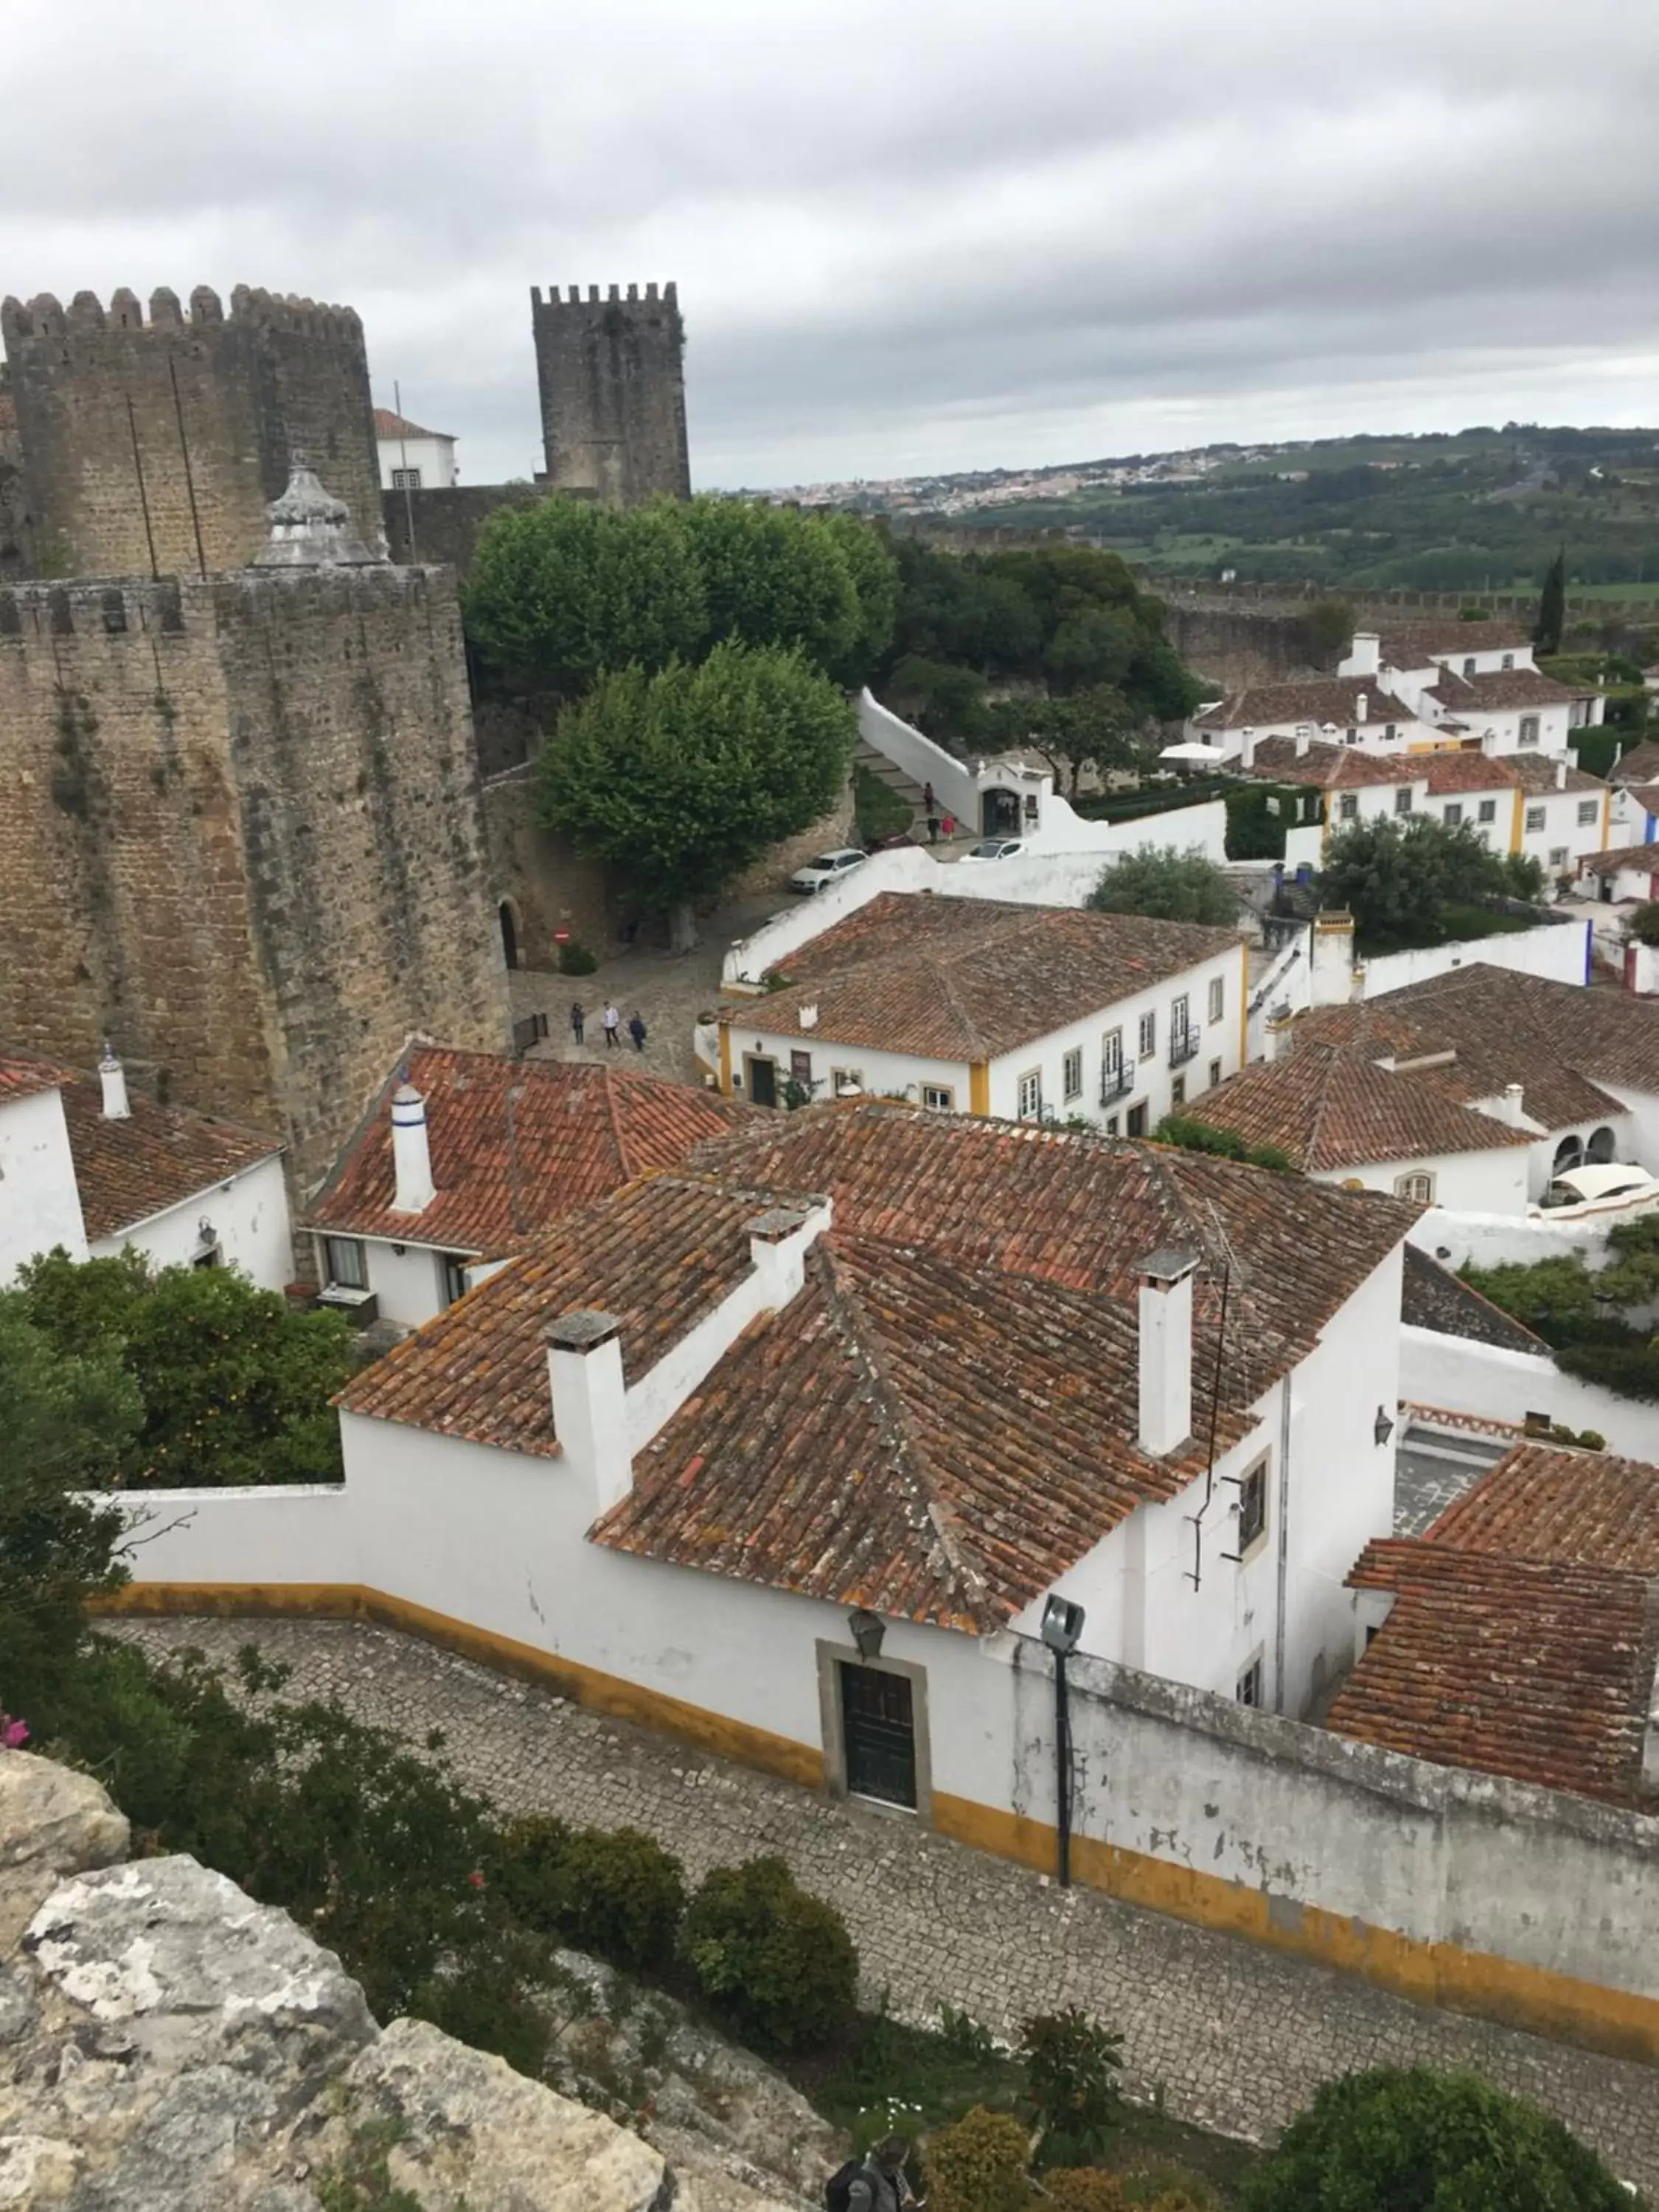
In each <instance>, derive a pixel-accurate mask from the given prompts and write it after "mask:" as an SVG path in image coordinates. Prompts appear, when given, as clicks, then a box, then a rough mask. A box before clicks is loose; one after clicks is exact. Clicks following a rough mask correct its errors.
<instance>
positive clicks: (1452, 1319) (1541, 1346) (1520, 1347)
mask: <svg viewBox="0 0 1659 2212" xmlns="http://www.w3.org/2000/svg"><path fill="white" fill-rule="evenodd" d="M1400 1318H1401V1322H1403V1323H1404V1324H1405V1326H1406V1327H1407V1328H1429V1329H1432V1330H1433V1331H1434V1332H1435V1334H1437V1335H1439V1336H1462V1337H1468V1339H1469V1340H1470V1341H1471V1342H1472V1343H1474V1344H1490V1345H1492V1346H1496V1348H1497V1349H1498V1351H1500V1352H1535V1353H1539V1354H1541V1355H1542V1356H1543V1357H1544V1358H1548V1356H1549V1346H1547V1344H1546V1343H1545V1342H1544V1340H1543V1339H1542V1338H1541V1337H1537V1336H1534V1334H1533V1333H1532V1331H1531V1330H1530V1329H1529V1328H1523V1327H1522V1324H1521V1322H1518V1321H1516V1319H1515V1317H1514V1316H1513V1315H1512V1314H1506V1313H1505V1312H1504V1310H1503V1308H1502V1307H1501V1306H1495V1305H1494V1304H1492V1300H1491V1299H1490V1298H1488V1297H1482V1295H1481V1293H1480V1291H1477V1290H1476V1289H1475V1288H1474V1285H1472V1284H1469V1283H1466V1282H1464V1281H1463V1280H1462V1278H1461V1277H1460V1276H1457V1275H1454V1274H1453V1273H1452V1272H1451V1270H1450V1269H1449V1267H1442V1266H1441V1264H1440V1262H1439V1261H1437V1260H1431V1258H1430V1257H1429V1255H1428V1254H1427V1253H1426V1252H1425V1251H1423V1250H1421V1249H1419V1247H1418V1246H1417V1245H1415V1244H1407V1247H1406V1275H1405V1281H1404V1284H1403V1285H1402V1286H1401V1297H1400Z"/></svg>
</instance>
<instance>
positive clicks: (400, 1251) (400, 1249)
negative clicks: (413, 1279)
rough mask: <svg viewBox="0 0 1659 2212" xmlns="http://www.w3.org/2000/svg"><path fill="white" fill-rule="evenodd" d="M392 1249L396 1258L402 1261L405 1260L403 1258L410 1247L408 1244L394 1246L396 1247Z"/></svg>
mask: <svg viewBox="0 0 1659 2212" xmlns="http://www.w3.org/2000/svg"><path fill="white" fill-rule="evenodd" d="M408 1249H409V1247H408V1245H407V1244H394V1245H393V1246H392V1251H393V1253H394V1254H395V1255H396V1256H397V1257H398V1259H399V1260H401V1259H402V1258H403V1256H404V1253H405V1252H407V1251H408Z"/></svg>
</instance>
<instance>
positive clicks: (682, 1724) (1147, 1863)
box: [95, 1583, 1659, 2063]
mask: <svg viewBox="0 0 1659 2212" xmlns="http://www.w3.org/2000/svg"><path fill="white" fill-rule="evenodd" d="M95 1610H97V1611H99V1612H102V1613H126V1614H167V1613H178V1614H192V1613H195V1614H203V1613H208V1614H212V1613H219V1614H229V1615H236V1616H241V1617H258V1616H272V1615H278V1614H294V1613H298V1614H301V1615H303V1616H307V1617H309V1618H311V1619H313V1620H366V1621H372V1622H374V1623H375V1624H376V1625H377V1626H380V1627H383V1628H393V1629H398V1630H400V1631H401V1632H403V1633H404V1634H405V1635H409V1636H418V1637H421V1638H423V1639H424V1640H425V1641H426V1642H428V1643H430V1644H441V1645H442V1646H443V1647H444V1649H445V1650H450V1651H454V1652H458V1653H459V1654H460V1656H462V1657H464V1658H467V1659H472V1660H476V1661H477V1662H478V1663H479V1664H480V1665H482V1666H486V1667H492V1668H496V1669H498V1670H499V1671H501V1672H502V1673H504V1674H513V1675H517V1676H519V1677H520V1678H521V1679H522V1680H527V1681H532V1682H536V1683H539V1684H540V1685H542V1686H544V1687H546V1688H548V1689H550V1690H553V1691H555V1692H556V1693H557V1694H559V1695H560V1696H562V1697H567V1698H569V1699H573V1700H574V1702H576V1703H577V1704H579V1705H588V1706H591V1707H592V1708H593V1709H594V1710H595V1711H599V1712H604V1713H610V1714H611V1715H613V1716H614V1717H616V1718H617V1719H619V1720H628V1721H634V1722H636V1723H639V1724H640V1725H641V1726H642V1727H646V1728H653V1729H661V1730H662V1731H663V1732H664V1733H665V1734H667V1735H673V1736H677V1737H678V1738H679V1739H680V1740H681V1741H684V1742H686V1743H690V1744H693V1745H695V1746H696V1747H697V1749H699V1750H700V1751H706V1752H708V1753H712V1754H713V1755H714V1757H716V1758H720V1759H737V1760H739V1761H740V1762H741V1763H742V1764H744V1765H747V1766H753V1767H757V1768H759V1769H760V1770H761V1771H763V1773H767V1774H775V1775H778V1776H780V1777H781V1778H782V1779H783V1780H785V1781H786V1782H793V1783H798V1784H800V1785H801V1786H802V1787H804V1788H805V1789H808V1790H822V1789H823V1786H824V1762H823V1752H822V1750H821V1749H820V1748H819V1747H817V1746H815V1745H811V1744H804V1743H796V1742H794V1741H793V1740H792V1739H791V1738H789V1737H787V1736H780V1735H772V1734H770V1733H769V1731H768V1730H766V1729H757V1728H751V1727H750V1726H749V1725H748V1724H747V1723H744V1722H741V1721H732V1720H727V1719H726V1718H724V1717H722V1716H721V1715H720V1714H718V1713H710V1712H706V1711H703V1709H702V1707H701V1706H698V1705H687V1704H685V1703H684V1702H683V1701H682V1700H681V1699H678V1698H669V1697H665V1696H663V1695H662V1694H661V1693H660V1692H658V1691H655V1690H646V1689H641V1687H640V1686H639V1685H638V1684H637V1683H634V1682H626V1681H623V1680H622V1679H621V1677H620V1676H618V1675H615V1674H600V1673H599V1672H598V1671H597V1670H596V1669H594V1668H591V1667H583V1666H580V1665H578V1664H577V1663H576V1662H574V1660H568V1659H560V1658H556V1657H555V1656H553V1655H552V1654H551V1653H550V1652H546V1651H541V1650H538V1649H537V1648H536V1647H535V1645H533V1644H520V1643H518V1642H516V1641H515V1640H514V1639H513V1638H511V1637H505V1636H496V1635H494V1634H493V1633H491V1632H489V1631H488V1630H485V1629H480V1628H473V1627H471V1626H468V1624H467V1623H466V1622H465V1621H460V1620H452V1619H451V1618H450V1617H449V1616H448V1615H447V1614H445V1613H434V1612H431V1611H429V1610H428V1607H425V1606H420V1605H414V1604H411V1603H410V1601H408V1600H407V1599H405V1598H398V1597H391V1596H388V1595H386V1594H385V1593H384V1592H382V1591H380V1590H374V1589H366V1588H364V1587H362V1585H361V1584H358V1583H283V1584H276V1583H269V1584H258V1583H129V1584H128V1585H127V1587H126V1588H125V1589H123V1590H121V1591H118V1593H117V1594H116V1595H114V1596H113V1597H112V1598H109V1599H106V1600H104V1601H100V1603H99V1605H98V1606H97V1607H95ZM933 1826H935V1828H936V1829H937V1830H938V1831H939V1833H940V1834H941V1835H943V1836H948V1837H950V1838H952V1839H953V1840H954V1841H955V1842H957V1843H961V1844H971V1845H972V1846H973V1847H974V1849H975V1850H981V1851H988V1852H991V1853H993V1854H994V1856H995V1857H999V1858H1005V1859H1012V1860H1013V1861H1015V1862H1016V1863H1018V1864H1019V1865H1021V1866H1026V1867H1030V1868H1032V1869H1035V1870H1036V1872H1038V1873H1040V1874H1052V1873H1053V1872H1054V1850H1055V1838H1054V1830H1053V1828H1052V1827H1050V1826H1048V1823H1047V1822H1045V1821H1042V1820H1030V1819H1029V1818H1027V1817H1025V1816H1024V1815H1023V1814H1018V1813H1012V1812H1005V1811H1002V1810H1000V1809H999V1808H997V1807H995V1806H991V1805H981V1804H980V1803H978V1802H976V1801H975V1799H973V1798H969V1797H955V1796H951V1795H950V1794H949V1793H948V1792H947V1791H945V1790H935V1791H934V1792H933ZM1072 1872H1073V1877H1074V1878H1075V1880H1077V1881H1079V1882H1080V1883H1084V1884H1085V1885H1086V1886H1087V1887H1089V1888H1091V1889H1098V1890H1102V1891H1103V1892H1105V1893H1106V1894H1107V1895H1108V1896H1111V1897H1118V1898H1121V1899H1123V1900H1124V1901H1125V1902H1126V1903H1127V1904H1130V1905H1144V1906H1146V1907H1147V1908H1149V1909H1150V1910H1151V1911H1155V1912H1166V1913H1168V1914H1170V1916H1171V1917H1173V1918H1175V1919H1177V1920H1187V1921H1190V1922H1192V1923H1194V1924H1195V1925H1196V1926H1198V1927H1200V1928H1210V1929H1218V1930H1221V1931H1223V1932H1225V1934H1228V1935H1231V1936H1245V1937H1247V1938H1248V1939H1249V1941H1251V1942H1256V1943H1264V1944H1267V1945H1268V1946H1270V1947H1271V1948H1273V1949H1274V1950H1278V1951H1287V1952H1290V1953H1291V1954H1294V1955H1296V1956H1297V1957H1300V1958H1304V1959H1311V1960H1315V1961H1316V1962H1317V1963H1318V1964H1319V1965H1321V1966H1332V1967H1334V1968H1336V1969H1337V1970H1338V1971H1340V1972H1343V1973H1350V1974H1357V1975H1359V1976H1360V1977H1362V1978H1364V1980H1366V1981H1369V1982H1375V1983H1376V1984H1379V1985H1380V1986H1381V1987H1382V1988H1383V1989H1387V1990H1393V1991H1394V1992H1395V1994H1396V1995H1397V1996H1404V1997H1410V1998H1413V1999H1414V2000H1415V2001H1416V2002H1419V2003H1420V2004H1431V2005H1440V2006H1443V2007H1444V2008H1447V2009H1448V2010H1450V2011H1454V2012H1465V2013H1473V2014H1474V2015H1478V2016H1479V2017H1480V2018H1481V2019H1484V2020H1493V2021H1501V2022H1502V2023H1503V2024H1504V2026H1505V2027H1518V2028H1524V2029H1526V2030H1528V2032H1529V2033H1532V2034H1534V2035H1547V2036H1553V2037H1554V2038H1557V2039H1559V2040H1561V2041H1564V2042H1568V2043H1577V2044H1582V2045H1585V2046H1586V2047H1588V2048H1589V2049H1590V2050H1593V2051H1607V2052H1609V2053H1611V2054H1612V2055H1613V2056H1614V2057H1620V2058H1632V2059H1638V2060H1643V2061H1646V2062H1648V2063H1659V2001H1656V2000H1655V1999H1653V1998H1651V1997H1643V1996H1632V1994H1630V1992H1628V1991H1626V1990H1610V1989H1606V1988H1603V1987H1602V1986H1601V1985H1600V1984H1597V1983H1594V1982H1583V1981H1578V1980H1576V1979H1574V1978H1572V1977H1571V1976H1570V1975H1565V1974H1555V1973H1551V1972H1547V1970H1546V1969H1544V1968H1542V1967H1539V1966H1522V1965H1521V1964H1519V1963H1517V1962H1516V1960H1512V1959H1500V1958H1498V1957H1495V1956H1494V1955H1493V1954H1491V1953H1489V1952H1483V1951H1466V1950H1463V1949H1462V1948H1459V1946H1457V1945H1456V1944H1454V1943H1431V1942H1424V1941H1422V1940H1421V1939H1420V1938H1419V1937H1415V1936H1401V1935H1396V1934H1395V1933H1394V1932H1393V1931H1392V1930H1390V1929H1385V1928H1376V1927H1372V1926H1370V1924H1369V1923H1366V1922H1364V1921H1361V1920H1354V1919H1349V1918H1346V1917H1344V1916H1342V1915H1340V1914H1339V1913H1334V1912H1327V1911H1323V1910H1322V1908H1321V1907H1320V1906H1318V1905H1302V1904H1298V1903H1297V1901H1296V1900H1295V1899H1292V1898H1286V1897H1284V1896H1279V1895H1274V1894H1273V1893H1270V1892H1268V1891H1267V1890H1261V1889H1251V1888H1247V1887H1245V1886H1244V1885H1243V1883H1241V1882H1233V1881H1224V1880H1222V1879H1221V1878H1220V1877H1219V1876H1218V1875H1210V1874H1203V1873H1200V1872H1197V1871H1195V1870H1194V1869H1192V1868H1190V1867H1184V1866H1177V1865H1176V1864H1174V1863H1171V1862H1170V1860H1167V1859H1159V1858H1154V1857H1151V1856H1150V1855H1149V1854H1148V1853H1146V1852H1144V1851H1129V1850H1121V1849H1120V1848H1119V1847H1118V1846H1117V1845H1115V1844H1105V1843H1102V1842H1100V1841H1098V1840H1097V1838H1093V1837H1091V1836H1076V1837H1073V1840H1072Z"/></svg>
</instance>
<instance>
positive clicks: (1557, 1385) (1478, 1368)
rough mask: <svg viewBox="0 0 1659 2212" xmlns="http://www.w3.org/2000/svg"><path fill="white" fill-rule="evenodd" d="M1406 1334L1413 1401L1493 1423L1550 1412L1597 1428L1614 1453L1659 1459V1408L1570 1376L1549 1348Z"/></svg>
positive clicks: (1408, 1392) (1407, 1387) (1406, 1390)
mask: <svg viewBox="0 0 1659 2212" xmlns="http://www.w3.org/2000/svg"><path fill="white" fill-rule="evenodd" d="M1400 1337H1401V1351H1400V1387H1401V1394H1402V1395H1404V1396H1405V1397H1407V1399H1409V1400H1410V1401H1411V1402H1412V1403H1413V1405H1418V1406H1438V1407H1441V1408H1442V1410H1443V1412H1446V1413H1474V1414H1479V1415H1480V1417H1481V1418H1482V1419H1485V1420H1491V1421H1521V1420H1523V1419H1525V1418H1526V1416H1527V1415H1528V1413H1547V1414H1548V1416H1549V1418H1550V1419H1551V1420H1552V1421H1560V1422H1562V1423H1564V1424H1565V1426H1566V1427H1568V1428H1570V1429H1593V1430H1595V1431H1597V1432H1598V1433H1599V1434H1600V1435H1601V1436H1603V1437H1606V1438H1607V1449H1608V1450H1609V1451H1614V1452H1622V1453H1623V1454H1624V1455H1625V1456H1626V1458H1628V1459H1639V1460H1651V1461H1654V1462H1659V1406H1650V1405H1648V1404H1645V1403H1644V1401H1642V1400H1641V1399H1639V1398H1622V1397H1620V1396H1618V1395H1615V1393H1614V1392H1613V1391H1611V1390H1606V1389H1602V1387H1601V1384H1600V1383H1583V1382H1580V1381H1579V1379H1578V1377H1577V1376H1576V1375H1564V1374H1563V1373H1562V1372H1561V1370H1560V1369H1559V1367H1557V1365H1556V1364H1555V1362H1554V1361H1553V1359H1551V1358H1548V1357H1547V1355H1546V1354H1541V1353H1536V1352H1506V1351H1504V1350H1503V1349H1502V1348H1501V1347H1500V1346H1497V1345H1492V1344H1477V1343H1475V1342H1474V1340H1473V1339H1472V1338H1470V1337H1466V1336H1443V1335H1441V1334H1440V1333H1439V1332H1438V1331H1437V1330H1435V1329H1427V1328H1402V1329H1401V1332H1400Z"/></svg>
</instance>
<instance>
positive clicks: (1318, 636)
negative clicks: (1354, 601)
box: [1297, 599, 1354, 668]
mask: <svg viewBox="0 0 1659 2212" xmlns="http://www.w3.org/2000/svg"><path fill="white" fill-rule="evenodd" d="M1353 626H1354V611H1353V609H1352V606H1351V605H1349V603H1348V601H1347V600H1346V599H1316V600H1315V601H1314V603H1313V605H1311V606H1310V608H1309V609H1308V611H1307V612H1306V613H1305V614H1304V616H1303V617H1302V619H1301V621H1300V622H1299V623H1297V629H1299V630H1300V632H1301V634H1302V650H1303V651H1304V653H1306V654H1307V656H1308V658H1309V659H1310V661H1312V662H1313V664H1314V665H1315V667H1316V668H1334V667H1335V665H1336V664H1337V662H1338V661H1339V660H1340V659H1341V658H1342V656H1343V654H1344V653H1346V651H1347V650H1348V647H1349V646H1350V645H1351V644H1352V641H1353Z"/></svg>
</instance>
